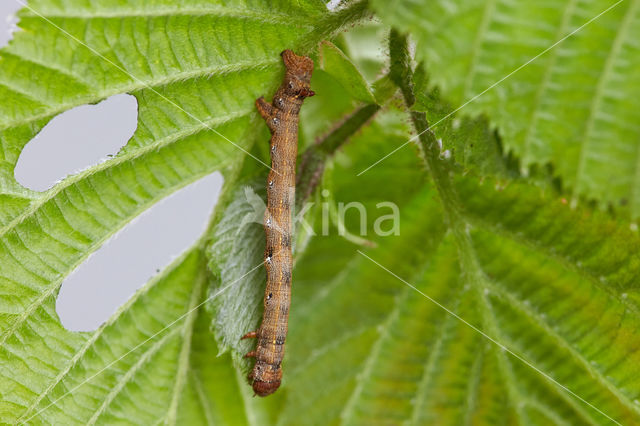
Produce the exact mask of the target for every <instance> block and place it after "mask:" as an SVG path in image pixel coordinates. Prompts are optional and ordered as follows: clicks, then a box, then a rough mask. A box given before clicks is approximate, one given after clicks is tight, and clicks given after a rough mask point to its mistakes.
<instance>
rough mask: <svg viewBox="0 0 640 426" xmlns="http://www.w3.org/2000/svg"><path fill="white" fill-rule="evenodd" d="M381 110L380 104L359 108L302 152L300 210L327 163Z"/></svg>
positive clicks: (297, 190) (320, 177) (298, 190)
mask: <svg viewBox="0 0 640 426" xmlns="http://www.w3.org/2000/svg"><path fill="white" fill-rule="evenodd" d="M379 110H380V105H376V104H367V105H365V106H362V107H360V108H358V109H357V110H356V111H355V112H354V113H352V114H351V115H350V116H349V117H348V118H347V119H346V120H345V121H344V122H343V123H342V124H340V125H339V126H338V127H336V128H335V129H334V130H332V131H331V132H330V133H329V134H328V135H327V136H325V137H324V138H322V139H320V140H319V141H317V142H316V143H315V144H313V145H311V146H310V147H309V148H307V150H306V151H305V152H304V153H303V154H302V159H301V162H300V173H299V174H298V179H297V183H296V187H297V189H296V192H297V193H298V196H297V197H296V210H298V211H299V210H300V209H301V208H302V206H303V205H304V203H305V202H306V201H307V200H308V199H309V197H310V196H311V194H312V193H313V191H314V190H315V188H316V187H317V186H318V184H319V183H320V181H321V179H322V174H323V173H324V166H325V163H326V162H327V160H328V159H329V158H331V157H332V156H333V155H334V154H335V152H336V151H337V150H338V149H339V148H340V147H341V146H343V145H344V144H345V143H346V142H347V141H348V140H349V139H350V138H351V136H353V135H354V134H355V133H356V132H357V131H358V130H360V129H361V128H362V126H364V125H365V124H366V123H367V122H368V121H369V120H371V118H373V117H374V116H375V114H376V113H377V112H378V111H379Z"/></svg>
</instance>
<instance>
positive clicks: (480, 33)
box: [373, 0, 640, 218]
mask: <svg viewBox="0 0 640 426" xmlns="http://www.w3.org/2000/svg"><path fill="white" fill-rule="evenodd" d="M373 4H374V5H375V9H376V10H377V11H378V12H379V14H380V16H381V17H382V18H383V19H384V20H385V21H386V22H387V23H388V24H391V25H393V26H395V27H397V28H399V29H401V30H402V31H405V32H408V33H410V34H411V36H412V37H414V39H415V40H416V42H417V47H416V54H417V57H418V59H420V60H424V61H425V62H426V65H427V68H428V71H429V74H430V75H431V76H432V79H433V83H434V84H437V85H438V86H440V87H441V88H442V89H443V92H444V93H445V95H446V96H447V98H448V99H450V100H451V101H452V102H453V106H454V107H458V106H462V105H463V104H466V102H467V101H470V100H473V101H472V102H471V103H469V104H468V105H466V106H464V109H463V110H462V111H461V112H463V113H468V114H478V113H486V114H487V115H488V116H489V118H490V119H491V122H492V123H494V124H495V125H496V126H497V127H498V129H499V130H500V134H501V135H502V136H503V144H504V146H505V148H506V150H509V151H511V150H513V152H515V153H516V155H517V156H518V157H519V158H520V159H521V164H522V169H523V170H524V171H526V170H527V169H528V167H529V166H530V165H532V164H534V163H538V164H546V163H551V164H552V165H553V167H554V168H555V170H556V173H557V174H558V175H559V176H560V177H561V178H562V180H563V183H564V184H565V185H566V187H567V188H568V189H569V192H570V194H571V197H572V201H574V202H575V201H577V200H578V199H579V197H580V196H582V197H584V198H595V199H597V200H601V201H603V202H605V203H610V204H612V205H614V206H618V207H620V208H623V209H626V208H629V209H630V214H631V215H632V217H633V218H636V217H638V215H640V197H639V196H638V193H639V191H640V184H639V182H638V176H640V170H639V168H638V161H637V159H638V156H639V155H640V124H639V123H640V120H639V117H640V115H639V113H638V111H640V109H639V108H638V99H640V84H639V83H638V79H637V78H636V75H637V74H638V71H639V70H640V46H639V45H638V43H637V40H638V39H640V2H638V1H637V0H627V1H616V0H606V1H605V0H601V1H582V0H563V1H552V2H545V1H543V2H518V3H517V4H514V3H513V2H510V1H507V0H487V1H484V0H482V1H481V0H456V1H453V2H452V1H449V0H436V1H431V2H428V3H426V2H420V1H408V0H407V1H405V0H401V1H397V2H387V1H384V0H374V1H373ZM605 11H606V12H605ZM603 12H605V13H603ZM594 18H595V19H594ZM592 19H593V21H592V22H590V21H591V20H592ZM585 24H587V25H586V26H584V27H582V26H583V25H585ZM581 27H582V28H581ZM574 32H575V33H574ZM569 35H570V36H569ZM567 36H569V37H568V38H566V39H565V37H567ZM560 40H563V41H561V42H560V43H559V44H557V45H556V42H558V41H560ZM552 46H553V47H552ZM549 48H550V49H549ZM547 49H549V50H548V51H546V53H544V54H543V55H541V56H539V57H538V55H539V54H541V53H542V52H545V50H547ZM533 58H536V59H535V60H533V61H531V60H532V59H533ZM529 61H531V62H529ZM524 64H526V66H524V67H521V66H522V65H524ZM515 70H518V71H517V72H515V73H513V74H511V73H512V72H513V71H515ZM505 77H508V78H506V79H504V80H503V78H505ZM496 83H498V84H497V85H495V87H494V84H496ZM489 88H491V89H490V90H488V91H486V93H483V92H484V91H485V90H486V89H489ZM479 94H481V96H480V97H478V98H477V99H474V98H475V96H476V95H479ZM625 206H628V207H625Z"/></svg>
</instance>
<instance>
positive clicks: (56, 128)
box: [14, 94, 138, 191]
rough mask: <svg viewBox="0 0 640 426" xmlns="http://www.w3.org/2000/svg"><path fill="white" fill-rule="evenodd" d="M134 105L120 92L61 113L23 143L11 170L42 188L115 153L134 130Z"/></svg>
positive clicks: (32, 186) (25, 182)
mask: <svg viewBox="0 0 640 426" xmlns="http://www.w3.org/2000/svg"><path fill="white" fill-rule="evenodd" d="M137 108H138V103H137V101H136V98H135V97H133V96H131V95H126V94H122V95H115V96H112V97H110V98H109V99H107V100H105V101H102V102H100V103H99V104H97V105H82V106H79V107H76V108H73V109H72V110H69V111H66V112H64V113H62V114H60V115H59V116H57V117H55V118H54V119H53V120H51V121H50V122H49V123H48V124H47V125H46V126H45V127H44V129H42V131H41V132H40V133H39V134H38V135H37V136H36V137H35V138H34V139H32V140H31V141H30V142H29V143H28V144H27V145H26V146H25V147H24V149H23V150H22V152H21V153H20V158H18V164H16V167H15V171H14V174H15V177H16V180H17V181H18V182H19V183H20V184H21V185H22V186H24V187H26V188H29V189H33V190H34V191H44V190H47V189H49V188H51V187H52V186H53V185H55V183H56V182H58V181H59V180H61V179H63V178H65V177H66V176H68V175H70V174H74V173H77V172H79V171H81V170H84V169H86V168H88V167H91V166H94V165H96V164H99V163H101V162H103V161H105V160H106V159H107V158H108V156H111V155H115V154H117V153H118V151H119V150H120V149H121V148H122V147H123V146H124V145H125V144H126V143H127V141H128V140H129V139H130V138H131V136H132V135H133V133H134V132H135V130H136V125H137V120H138V111H137Z"/></svg>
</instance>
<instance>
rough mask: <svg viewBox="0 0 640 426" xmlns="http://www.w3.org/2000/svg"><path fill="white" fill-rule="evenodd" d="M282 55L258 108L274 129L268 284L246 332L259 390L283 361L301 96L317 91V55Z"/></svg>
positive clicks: (277, 375)
mask: <svg viewBox="0 0 640 426" xmlns="http://www.w3.org/2000/svg"><path fill="white" fill-rule="evenodd" d="M281 55H282V59H283V61H284V65H285V67H286V73H285V76H284V81H283V82H282V85H280V88H279V89H278V91H277V92H276V94H275V95H274V97H273V101H272V102H271V103H270V104H269V103H267V102H266V101H265V100H264V98H263V97H260V98H259V99H258V100H256V106H257V108H258V111H259V112H260V115H261V116H262V118H264V120H265V121H266V122H267V126H269V130H271V141H270V145H271V171H270V172H269V177H268V180H267V210H266V212H265V217H264V231H265V234H266V237H267V245H266V248H265V253H264V263H265V266H266V269H267V287H266V289H265V294H264V314H263V316H262V324H260V328H259V329H258V331H252V332H250V333H247V334H246V335H245V336H243V339H244V338H249V337H255V338H257V339H258V344H257V346H256V349H255V350H254V351H251V352H249V353H248V354H247V355H246V356H247V357H255V358H256V363H255V365H254V367H253V370H252V371H251V373H250V374H249V380H250V381H251V383H252V386H253V390H254V392H255V393H256V395H259V396H266V395H269V394H272V393H273V392H275V391H276V390H277V389H278V387H279V386H280V380H281V379H282V369H281V363H282V359H283V357H284V342H285V339H286V337H287V328H288V320H289V305H290V304H291V269H292V267H293V261H292V254H291V238H292V236H291V231H292V224H291V222H292V220H291V219H292V211H291V210H292V207H293V205H294V201H295V182H296V157H297V155H298V113H299V112H300V107H301V106H302V101H304V99H305V98H308V97H310V96H313V95H314V93H313V91H312V90H311V89H310V88H309V86H310V81H311V73H312V72H313V61H312V60H311V59H310V58H307V57H305V56H298V55H296V54H295V53H293V52H292V51H291V50H285V51H284V52H282V54H281Z"/></svg>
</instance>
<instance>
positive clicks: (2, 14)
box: [0, 1, 22, 47]
mask: <svg viewBox="0 0 640 426" xmlns="http://www.w3.org/2000/svg"><path fill="white" fill-rule="evenodd" d="M21 7H22V5H21V4H20V3H19V2H17V1H6V2H2V4H0V18H1V19H0V47H4V46H6V45H7V44H9V41H11V39H12V38H13V33H14V32H16V31H17V30H18V17H17V16H16V12H17V11H18V10H20V8H21Z"/></svg>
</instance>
